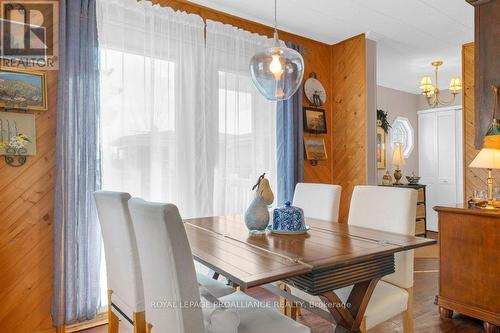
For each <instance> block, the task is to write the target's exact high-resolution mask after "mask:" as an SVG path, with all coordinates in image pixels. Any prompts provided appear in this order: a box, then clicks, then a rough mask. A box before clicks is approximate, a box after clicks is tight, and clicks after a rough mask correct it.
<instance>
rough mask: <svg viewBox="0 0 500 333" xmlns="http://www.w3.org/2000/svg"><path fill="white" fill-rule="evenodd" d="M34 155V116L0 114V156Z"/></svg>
mask: <svg viewBox="0 0 500 333" xmlns="http://www.w3.org/2000/svg"><path fill="white" fill-rule="evenodd" d="M18 153H22V155H35V154H36V131H35V115H34V114H32V113H18V112H0V155H9V154H10V155H17V154H18Z"/></svg>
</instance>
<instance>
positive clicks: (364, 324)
mask: <svg viewBox="0 0 500 333" xmlns="http://www.w3.org/2000/svg"><path fill="white" fill-rule="evenodd" d="M359 331H360V332H361V333H366V317H363V320H362V321H361V325H359Z"/></svg>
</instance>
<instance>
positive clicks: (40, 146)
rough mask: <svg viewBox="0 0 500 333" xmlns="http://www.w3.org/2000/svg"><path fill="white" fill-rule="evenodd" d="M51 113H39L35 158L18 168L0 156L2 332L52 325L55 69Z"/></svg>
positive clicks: (49, 75)
mask: <svg viewBox="0 0 500 333" xmlns="http://www.w3.org/2000/svg"><path fill="white" fill-rule="evenodd" d="M46 75H47V87H48V91H47V96H48V106H49V110H48V111H39V112H36V113H35V114H36V137H37V147H36V150H37V153H36V156H30V157H28V161H27V163H26V164H25V165H24V166H22V167H19V168H13V167H11V166H8V165H6V164H5V161H4V159H3V157H2V158H0V263H1V265H0V332H16V333H32V332H37V331H41V330H43V329H47V328H49V327H51V317H50V307H51V298H52V297H51V296H52V257H53V245H52V243H53V230H52V229H53V228H52V218H53V207H54V202H53V201H54V186H55V181H54V175H55V144H56V107H57V71H47V72H46Z"/></svg>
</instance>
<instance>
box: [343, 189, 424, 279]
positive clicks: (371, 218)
mask: <svg viewBox="0 0 500 333" xmlns="http://www.w3.org/2000/svg"><path fill="white" fill-rule="evenodd" d="M416 206H417V191H416V190H413V189H406V188H398V187H383V186H356V187H355V188H354V191H353V193H352V197H351V206H350V208H349V224H350V225H356V226H360V227H366V228H370V229H377V230H383V231H390V232H394V233H399V234H404V235H412V236H413V235H415V211H416ZM395 261H396V272H395V273H394V274H391V275H388V276H386V277H384V278H383V280H384V281H386V282H389V283H392V284H394V285H397V286H399V287H401V288H410V287H412V286H413V251H405V252H400V253H396V256H395Z"/></svg>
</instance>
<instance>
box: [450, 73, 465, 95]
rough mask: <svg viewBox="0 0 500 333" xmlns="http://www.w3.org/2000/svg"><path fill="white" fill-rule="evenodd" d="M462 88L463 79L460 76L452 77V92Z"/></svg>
mask: <svg viewBox="0 0 500 333" xmlns="http://www.w3.org/2000/svg"><path fill="white" fill-rule="evenodd" d="M461 89H462V81H460V78H459V77H458V76H457V77H454V78H453V79H451V82H450V90H451V91H452V92H457V91H459V90H461Z"/></svg>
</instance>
